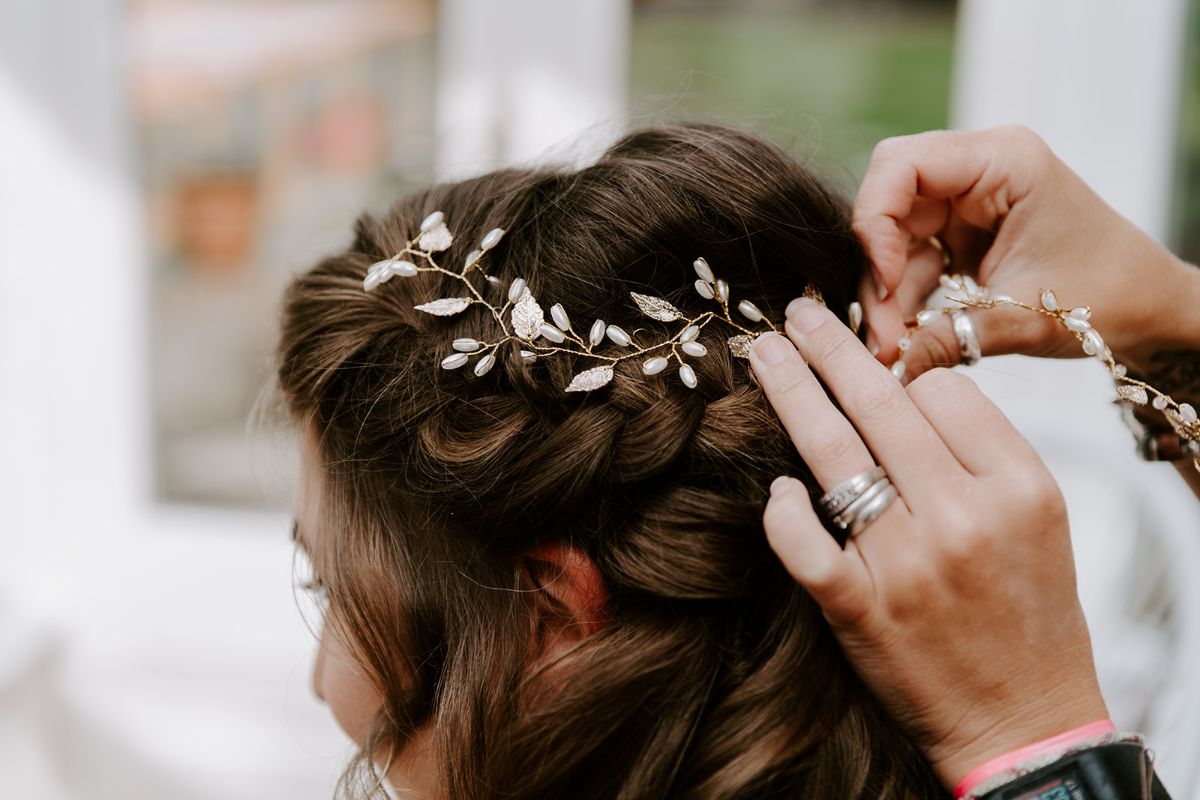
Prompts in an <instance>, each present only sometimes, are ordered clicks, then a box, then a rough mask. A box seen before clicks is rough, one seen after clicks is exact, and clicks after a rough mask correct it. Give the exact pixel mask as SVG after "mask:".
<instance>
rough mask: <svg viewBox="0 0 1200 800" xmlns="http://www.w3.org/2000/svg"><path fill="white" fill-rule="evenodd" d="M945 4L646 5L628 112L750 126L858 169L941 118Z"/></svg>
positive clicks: (945, 94) (945, 98)
mask: <svg viewBox="0 0 1200 800" xmlns="http://www.w3.org/2000/svg"><path fill="white" fill-rule="evenodd" d="M953 41H954V19H953V14H952V13H950V12H948V11H947V12H922V13H919V14H912V13H910V14H893V13H881V14H866V13H853V14H852V13H839V12H831V11H824V12H818V11H806V12H803V13H786V14H781V13H749V12H740V13H738V12H733V13H731V12H713V13H690V14H682V13H643V14H639V15H638V16H636V17H635V19H634V27H633V44H632V54H631V75H630V80H631V97H632V100H633V103H632V111H633V113H634V121H635V123H639V124H650V123H653V122H658V121H670V120H684V119H704V120H721V121H725V122H730V123H733V124H739V125H742V126H746V127H750V128H752V129H754V130H757V131H759V132H760V133H763V134H765V135H766V136H768V137H769V138H771V139H772V140H774V141H775V142H777V143H778V144H780V145H781V146H783V147H785V148H786V149H788V150H790V151H792V152H793V153H795V154H796V155H798V156H800V157H805V158H807V157H813V158H814V159H815V161H816V162H817V163H819V164H822V165H824V166H825V169H826V171H830V172H834V173H838V172H841V173H842V174H843V175H845V176H846V177H847V178H855V179H856V178H857V177H859V176H861V175H862V173H863V171H864V170H865V169H866V164H867V159H868V157H869V155H870V152H871V149H872V147H874V145H875V143H876V142H877V141H879V140H880V139H882V138H885V137H887V136H893V135H898V134H905V133H914V132H916V131H921V130H927V129H930V128H939V127H944V126H945V125H946V123H947V113H948V106H949V90H950V71H951V65H952V58H953Z"/></svg>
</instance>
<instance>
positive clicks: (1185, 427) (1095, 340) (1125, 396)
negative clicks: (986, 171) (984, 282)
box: [900, 275, 1200, 471]
mask: <svg viewBox="0 0 1200 800" xmlns="http://www.w3.org/2000/svg"><path fill="white" fill-rule="evenodd" d="M940 282H941V284H942V287H943V288H945V289H947V290H948V291H949V292H952V293H953V294H948V295H947V299H948V300H950V301H952V302H955V303H958V304H959V305H961V306H965V307H967V308H980V309H987V308H997V307H999V306H1013V307H1015V308H1023V309H1025V310H1026V311H1032V312H1034V313H1036V314H1041V315H1043V316H1046V317H1051V318H1052V319H1056V320H1058V322H1059V324H1060V325H1062V326H1063V327H1064V328H1066V329H1067V331H1068V332H1070V334H1071V335H1072V336H1074V337H1075V339H1076V340H1077V341H1079V343H1080V344H1081V345H1082V346H1083V352H1084V353H1086V354H1087V355H1089V356H1093V357H1095V358H1096V359H1097V360H1099V361H1100V363H1101V364H1103V365H1104V367H1105V368H1106V369H1107V370H1108V372H1109V374H1110V375H1112V377H1113V380H1114V381H1115V382H1116V384H1117V400H1118V402H1120V403H1124V404H1127V405H1131V406H1134V405H1136V406H1146V405H1149V406H1150V407H1151V408H1153V409H1154V410H1155V411H1158V412H1160V413H1161V414H1162V415H1163V417H1165V418H1166V420H1167V422H1168V424H1170V426H1171V428H1172V429H1173V430H1174V431H1175V433H1176V434H1178V435H1179V437H1180V438H1181V439H1183V440H1188V441H1193V442H1200V421H1198V420H1197V413H1196V409H1195V408H1194V407H1193V406H1192V405H1191V404H1190V403H1180V402H1177V401H1176V400H1174V399H1173V398H1172V397H1171V396H1170V395H1168V394H1166V393H1164V392H1160V391H1159V390H1158V389H1155V388H1154V387H1153V386H1151V385H1150V384H1148V383H1146V382H1145V381H1140V380H1138V379H1136V378H1131V377H1130V376H1129V374H1128V369H1127V368H1126V367H1125V365H1124V364H1119V363H1117V361H1116V360H1115V359H1114V358H1113V354H1112V351H1111V350H1110V349H1109V348H1108V345H1107V344H1105V343H1104V338H1103V337H1101V336H1100V334H1099V333H1098V332H1097V331H1096V329H1095V328H1093V327H1092V323H1091V318H1092V310H1091V309H1090V308H1088V307H1087V306H1075V307H1073V308H1066V307H1063V306H1061V305H1059V301H1058V296H1057V295H1056V294H1055V293H1054V290H1053V289H1043V290H1042V295H1041V298H1040V299H1041V306H1031V305H1028V304H1026V303H1022V302H1021V301H1019V300H1014V299H1013V298H1011V297H1009V296H1008V295H1003V294H998V295H992V294H991V293H989V292H988V290H987V288H986V287H983V286H980V285H979V284H977V283H976V282H975V281H974V280H973V279H972V278H971V277H970V276H967V275H942V276H941V278H940ZM956 309H957V307H950V308H927V309H925V310H923V311H921V312H920V313H918V314H917V326H918V327H924V326H926V325H928V324H930V323H931V322H932V321H933V320H935V319H937V317H938V315H939V314H948V313H950V312H952V311H955V310H956ZM909 341H910V340H909V335H908V334H906V335H905V336H904V337H903V338H902V339H901V340H900V350H901V352H904V351H907V350H908V345H909ZM1192 452H1195V451H1194V450H1193V451H1192ZM1192 463H1193V464H1194V466H1195V467H1196V470H1197V471H1200V458H1194V459H1193V462H1192Z"/></svg>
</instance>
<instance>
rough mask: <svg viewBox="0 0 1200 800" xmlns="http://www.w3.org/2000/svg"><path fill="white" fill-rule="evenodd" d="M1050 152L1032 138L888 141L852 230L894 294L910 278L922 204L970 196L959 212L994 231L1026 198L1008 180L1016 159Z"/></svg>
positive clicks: (1011, 134) (978, 134) (973, 135)
mask: <svg viewBox="0 0 1200 800" xmlns="http://www.w3.org/2000/svg"><path fill="white" fill-rule="evenodd" d="M1035 142H1036V143H1038V144H1041V146H1044V143H1041V140H1040V139H1038V138H1037V136H1036V134H1033V133H1032V132H1031V131H1028V130H1025V129H1022V128H1017V127H1016V126H1009V127H1005V128H996V129H992V130H986V131H929V132H926V133H918V134H914V135H912V136H898V137H895V138H892V139H885V140H883V141H882V142H880V143H879V144H878V145H877V146H876V147H875V152H874V153H873V154H872V156H871V163H870V166H868V167H867V174H866V175H865V176H864V177H863V182H862V186H860V187H859V190H858V196H857V197H856V198H855V200H854V216H853V226H854V231H855V233H856V234H858V237H859V238H860V239H861V240H862V243H863V246H864V247H865V248H866V250H867V255H868V257H869V258H870V259H871V261H872V262H873V263H874V264H875V267H876V269H877V270H878V271H879V274H880V277H881V278H882V280H883V283H884V285H885V286H887V287H888V289H895V288H896V287H897V286H898V285H899V284H900V282H901V280H902V279H903V277H904V265H905V255H906V253H907V245H908V237H907V234H908V231H907V220H908V218H909V216H910V215H911V214H912V213H913V210H914V208H915V207H916V206H917V203H918V198H928V199H935V200H939V199H946V198H957V197H964V196H965V197H967V198H968V199H969V200H971V201H972V202H966V203H963V204H961V205H956V206H955V212H956V213H958V214H960V215H961V216H962V217H963V218H964V219H966V220H967V221H968V222H970V223H971V224H973V225H977V226H978V227H981V228H985V229H990V228H992V227H994V225H995V223H996V221H997V220H998V219H1000V218H1002V217H1003V216H1004V215H1005V214H1007V213H1008V211H1009V209H1010V208H1011V206H1012V204H1013V203H1015V202H1016V201H1017V200H1018V199H1020V197H1021V196H1022V195H1023V194H1024V188H1023V187H1020V186H1018V185H1017V184H1015V183H1013V182H1012V181H1010V178H1011V177H1013V175H1012V174H1011V171H1010V169H1009V167H1011V166H1012V164H1013V162H1012V158H1011V154H1012V153H1019V152H1026V151H1027V149H1028V148H1030V147H1034V146H1037V144H1035Z"/></svg>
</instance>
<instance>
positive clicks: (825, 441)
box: [804, 427, 859, 465]
mask: <svg viewBox="0 0 1200 800" xmlns="http://www.w3.org/2000/svg"><path fill="white" fill-rule="evenodd" d="M805 451H806V452H805V453H804V456H805V461H806V462H812V463H815V464H824V465H836V464H851V463H852V462H855V461H857V460H859V459H858V458H857V450H856V442H855V441H854V439H853V438H852V437H851V436H850V435H849V433H848V432H845V431H838V430H835V429H833V428H828V427H826V428H822V429H821V430H820V431H818V432H816V433H814V434H813V439H812V441H811V443H810V444H809V446H808V447H806V448H805Z"/></svg>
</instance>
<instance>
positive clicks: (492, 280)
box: [488, 275, 500, 286]
mask: <svg viewBox="0 0 1200 800" xmlns="http://www.w3.org/2000/svg"><path fill="white" fill-rule="evenodd" d="M488 283H490V284H492V285H494V286H499V285H500V279H499V278H497V277H496V276H495V275H488Z"/></svg>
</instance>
